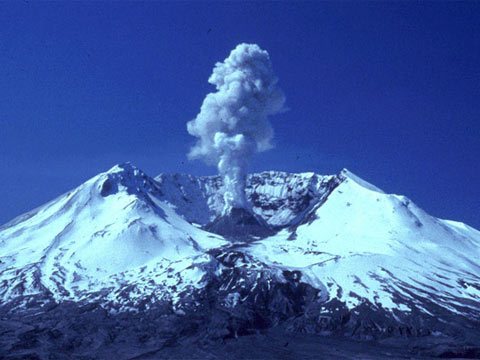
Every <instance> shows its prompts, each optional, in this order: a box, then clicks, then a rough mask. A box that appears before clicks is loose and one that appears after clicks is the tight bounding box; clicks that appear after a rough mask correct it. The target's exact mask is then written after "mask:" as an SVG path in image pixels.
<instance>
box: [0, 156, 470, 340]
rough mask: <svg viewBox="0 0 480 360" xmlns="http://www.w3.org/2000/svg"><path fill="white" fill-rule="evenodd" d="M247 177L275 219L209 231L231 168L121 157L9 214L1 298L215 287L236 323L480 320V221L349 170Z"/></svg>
mask: <svg viewBox="0 0 480 360" xmlns="http://www.w3.org/2000/svg"><path fill="white" fill-rule="evenodd" d="M247 184H248V185H247V189H246V193H247V198H248V200H249V202H250V204H251V206H252V208H251V209H250V210H251V211H252V214H253V216H255V217H256V218H257V219H258V221H259V223H261V224H262V226H264V227H265V229H267V230H268V231H266V232H262V233H261V234H259V233H255V234H249V235H245V234H243V233H242V235H241V236H235V237H230V236H222V235H219V234H216V233H213V232H211V231H208V229H210V230H212V229H216V228H214V227H212V226H211V224H212V223H213V222H215V221H216V219H218V217H219V216H220V215H221V214H222V209H223V207H224V204H223V197H222V191H221V189H222V180H221V178H220V177H217V176H212V177H194V176H191V175H180V174H174V175H168V174H161V175H159V176H158V177H156V178H151V177H149V176H147V175H146V174H144V173H143V172H142V171H141V170H139V169H137V168H135V167H134V166H132V165H130V164H122V165H117V166H115V167H113V168H112V169H110V170H109V171H107V172H105V173H102V174H99V175H97V176H95V177H93V178H92V179H90V180H88V181H87V182H85V183H84V184H82V185H81V186H79V187H78V188H76V189H74V190H72V191H70V192H69V193H67V194H64V195H62V196H60V197H59V198H57V199H55V200H53V201H51V202H50V203H48V204H46V205H44V206H41V207H39V208H38V209H35V210H33V211H31V212H29V213H27V214H24V215H22V216H20V217H18V218H16V219H14V220H13V221H11V222H10V223H7V224H5V225H3V226H2V227H0V283H1V287H0V299H1V301H2V303H3V305H4V306H7V307H8V309H9V310H8V311H10V312H12V311H16V312H21V311H23V310H26V309H29V308H32V307H35V306H40V305H42V304H44V305H45V304H48V303H51V302H54V303H62V302H65V301H74V302H76V303H81V304H85V303H93V302H95V303H99V304H101V306H102V307H104V308H105V309H107V310H108V311H110V312H116V313H119V312H120V313H121V312H125V311H127V312H129V311H137V312H138V311H148V310H149V309H153V308H155V307H156V306H157V305H158V304H160V303H162V304H165V303H167V304H169V305H168V306H169V307H170V308H171V311H173V312H174V313H175V314H177V315H178V316H187V315H188V314H191V313H195V312H196V313H203V314H207V313H209V314H210V313H211V311H212V306H213V305H212V300H211V299H212V297H213V298H215V300H214V303H215V306H213V308H215V309H217V310H218V309H220V310H219V311H222V313H226V314H228V316H227V315H225V316H227V318H228V319H229V320H225V323H226V324H229V325H228V326H227V325H225V329H226V330H225V332H224V333H223V335H225V336H226V335H228V334H230V335H232V334H233V335H234V336H237V335H238V334H241V333H242V332H243V333H249V331H251V330H252V329H254V328H263V327H271V326H275V325H278V324H282V323H284V324H288V328H289V329H291V330H292V329H293V330H295V331H303V332H320V333H323V334H326V333H329V334H330V333H335V332H341V333H342V334H345V333H346V332H350V333H352V334H356V335H358V336H367V337H368V336H374V335H375V334H383V335H385V334H388V333H389V332H391V333H395V332H400V333H401V332H402V331H409V332H411V333H415V334H420V333H422V332H426V333H429V334H437V335H438V334H442V333H445V334H446V333H448V328H449V326H450V325H452V324H456V325H455V326H456V328H458V327H459V326H460V327H472V328H475V326H477V325H479V324H480V265H479V259H480V232H479V231H477V230H475V229H473V228H471V227H469V226H468V225H465V224H462V223H458V222H453V221H447V220H440V219H437V218H435V217H432V216H430V215H428V214H427V213H425V212H424V211H423V210H421V209H420V208H418V207H417V206H416V205H415V204H414V203H413V202H412V201H410V200H409V199H407V198H406V197H404V196H399V195H392V194H385V193H384V192H383V191H382V190H380V189H378V188H376V187H375V186H373V185H371V184H369V183H367V182H365V181H363V180H362V179H360V178H359V177H357V176H355V175H354V174H352V173H350V172H349V171H347V170H343V171H341V172H340V173H339V174H338V175H328V176H322V175H317V174H314V173H301V174H288V173H284V172H275V171H270V172H263V173H259V174H253V175H251V176H249V177H248V181H247ZM234 220H235V219H234ZM231 223H232V222H229V224H231ZM215 231H217V230H215ZM217 232H219V231H217ZM219 233H220V232H219ZM205 299H210V300H209V301H208V302H206V300H205ZM207 308H208V309H207ZM247 314H250V315H247ZM252 314H253V315H252ZM232 318H233V319H236V320H235V324H237V325H235V326H233V325H232V321H233V320H232ZM239 324H240V325H239ZM459 324H460V325H459ZM452 326H454V325H452ZM479 326H480V325H479ZM402 329H403V330H402ZM293 330H292V331H293Z"/></svg>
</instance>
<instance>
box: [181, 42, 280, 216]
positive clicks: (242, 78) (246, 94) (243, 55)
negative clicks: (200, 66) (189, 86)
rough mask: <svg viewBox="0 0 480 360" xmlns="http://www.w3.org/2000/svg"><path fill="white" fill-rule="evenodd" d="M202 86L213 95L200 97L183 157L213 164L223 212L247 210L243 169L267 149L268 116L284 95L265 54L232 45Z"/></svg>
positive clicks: (277, 109)
mask: <svg viewBox="0 0 480 360" xmlns="http://www.w3.org/2000/svg"><path fill="white" fill-rule="evenodd" d="M208 82H209V83H210V84H212V85H215V87H216V89H217V91H216V92H214V93H210V94H208V95H207V96H206V97H205V99H204V100H203V104H202V107H201V109H200V113H199V114H198V115H197V117H196V118H195V119H193V120H192V121H189V122H188V123H187V130H188V132H189V134H190V135H193V136H196V137H198V141H197V143H196V144H195V146H193V147H192V149H191V150H190V153H189V158H190V159H203V160H204V161H205V162H206V163H207V164H209V165H213V164H216V165H217V167H218V171H219V173H220V175H221V176H222V177H223V180H224V199H225V208H224V212H227V211H228V210H230V209H231V208H233V207H240V208H247V207H248V204H247V201H246V197H245V185H246V176H247V165H248V163H249V161H250V159H251V157H252V156H253V155H254V154H255V153H257V152H261V151H265V150H268V149H270V148H271V147H272V145H271V140H272V137H273V129H272V127H271V125H270V122H269V121H268V116H270V115H273V114H275V113H278V112H280V111H282V110H283V105H284V103H285V96H284V94H283V92H282V91H281V90H280V88H279V87H278V86H277V82H278V79H277V77H276V76H275V74H274V73H273V70H272V64H271V62H270V56H269V55H268V52H267V51H265V50H262V49H261V48H260V47H259V46H258V45H256V44H240V45H237V47H236V48H235V49H233V50H232V52H231V53H230V55H229V56H228V58H226V59H225V60H224V61H223V62H218V63H217V64H216V65H215V67H214V69H213V73H212V75H211V76H210V78H209V79H208Z"/></svg>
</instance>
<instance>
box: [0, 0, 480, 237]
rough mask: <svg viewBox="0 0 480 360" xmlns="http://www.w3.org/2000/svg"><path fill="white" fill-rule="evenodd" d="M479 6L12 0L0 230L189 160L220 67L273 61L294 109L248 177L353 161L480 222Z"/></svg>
mask: <svg viewBox="0 0 480 360" xmlns="http://www.w3.org/2000/svg"><path fill="white" fill-rule="evenodd" d="M479 19H480V3H478V2H469V3H460V2H455V3H443V2H442V3H420V4H417V3H413V2H410V3H363V2H362V3H345V2H335V3H295V4H288V3H283V2H282V3H268V4H266V3H260V2H259V3H248V4H247V3H218V2H216V3H210V4H209V3H202V4H200V3H134V4H129V3H66V2H65V3H43V4H42V3H33V2H20V3H13V2H8V3H2V4H1V5H0V178H1V183H0V184H1V186H0V199H1V206H0V223H4V222H6V221H7V220H9V219H11V218H13V217H14V216H16V215H18V214H20V213H22V212H24V211H27V210H29V209H31V208H33V207H36V206H37V205H40V204H42V203H43V202H46V201H48V200H50V199H52V198H53V197H55V196H57V195H59V194H61V193H63V192H65V191H67V190H69V189H70V188H73V187H75V186H77V185H79V184H80V183H82V182H83V181H85V180H86V179H88V178H89V177H91V176H94V175H95V174H96V173H98V172H100V171H103V170H106V169H108V168H110V167H111V166H112V165H114V164H115V163H118V162H124V161H127V160H129V161H132V162H133V163H134V164H136V165H137V166H139V167H140V168H142V169H144V170H145V171H146V172H147V173H149V174H151V175H156V174H157V173H160V172H186V173H194V174H211V173H214V172H215V169H213V168H208V167H206V166H204V165H203V164H202V163H200V162H198V161H195V162H190V161H188V160H186V153H187V151H188V148H189V146H190V145H191V144H192V143H193V142H194V139H193V138H191V137H190V136H189V135H188V134H187V132H186V129H185V123H186V122H187V121H188V120H191V119H192V118H194V117H195V115H196V114H197V112H198V110H199V107H200V105H201V102H202V100H203V97H204V96H205V94H206V93H207V92H209V91H212V90H213V88H212V87H211V86H210V85H209V84H208V83H207V79H208V77H209V75H210V73H211V70H212V67H213V65H214V63H215V62H216V61H219V60H223V59H224V58H225V57H226V56H227V55H228V53H229V51H230V50H231V49H232V48H233V47H234V46H235V45H237V44H238V43H240V42H254V43H258V44H259V45H260V46H261V47H263V48H264V49H266V50H268V51H269V52H270V55H271V58H272V61H273V65H274V69H275V71H276V73H277V74H278V77H279V78H280V85H281V87H282V88H283V89H284V91H285V93H286V96H287V105H288V107H289V109H290V110H289V111H288V112H286V113H284V114H282V115H279V116H276V117H275V118H273V119H272V122H273V123H274V128H275V131H276V138H275V144H276V148H275V149H274V150H271V151H269V152H267V153H263V154H259V155H258V156H257V157H256V159H255V162H254V163H253V164H252V170H269V169H278V170H286V171H316V172H319V173H336V172H338V171H339V170H340V169H341V168H343V167H347V168H349V169H350V170H351V171H353V172H354V173H356V174H357V175H359V176H361V177H363V178H364V179H366V180H368V181H370V182H372V183H374V184H375V185H377V186H379V187H380V188H383V189H384V190H385V191H387V192H394V193H399V194H405V195H407V196H408V197H410V198H411V199H412V200H413V201H415V202H416V203H417V204H419V205H420V206H421V207H423V208H424V209H425V210H426V211H427V212H429V213H431V214H432V215H435V216H439V217H442V218H451V219H456V220H461V221H465V222H467V223H469V224H471V225H473V226H475V227H477V228H480V162H479V157H480V121H479V119H480V21H479Z"/></svg>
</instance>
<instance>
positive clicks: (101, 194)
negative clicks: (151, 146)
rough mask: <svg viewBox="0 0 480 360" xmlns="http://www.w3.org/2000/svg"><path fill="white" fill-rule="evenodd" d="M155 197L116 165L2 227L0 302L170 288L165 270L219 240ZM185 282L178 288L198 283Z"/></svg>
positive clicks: (144, 181) (147, 181)
mask: <svg viewBox="0 0 480 360" xmlns="http://www.w3.org/2000/svg"><path fill="white" fill-rule="evenodd" d="M158 194H159V189H158V185H157V184H156V183H155V182H154V181H153V180H152V179H151V178H149V177H148V176H146V175H145V174H144V173H142V172H141V171H140V170H138V169H136V168H135V167H133V166H132V165H130V164H123V165H119V166H115V167H113V168H112V169H111V170H109V171H107V172H106V173H102V174H99V175H97V176H95V177H94V178H92V179H90V180H88V181H87V182H85V183H84V184H83V185H81V186H79V187H78V188H76V189H74V190H72V191H70V192H69V193H67V194H65V195H63V196H61V197H59V198H58V199H56V200H54V201H52V202H50V203H48V204H46V205H44V206H42V207H40V208H38V209H36V210H34V211H32V212H31V213H28V214H25V215H23V216H21V217H19V218H17V219H14V220H13V221H12V222H10V223H8V224H6V225H4V226H3V227H1V228H0V255H1V263H0V280H1V281H2V287H1V288H0V296H1V297H2V298H3V300H4V301H7V300H10V299H14V298H15V297H17V296H20V295H29V294H37V293H41V292H45V291H46V292H48V293H51V294H52V295H53V296H54V297H55V298H56V299H81V298H84V297H88V296H92V294H95V293H96V292H98V291H101V290H104V289H108V293H109V295H108V298H112V299H115V296H116V295H115V291H116V290H117V292H118V291H120V289H121V288H124V287H125V284H127V283H128V284H134V285H135V286H136V287H139V288H141V287H142V286H143V287H145V286H147V285H148V284H150V285H155V284H158V285H162V284H164V283H168V284H170V283H172V284H175V285H178V281H177V282H176V281H174V280H172V279H171V276H170V274H169V273H167V269H169V268H170V269H175V268H177V267H179V270H183V268H184V267H188V266H191V264H192V261H194V259H195V258H197V257H199V258H201V257H203V256H205V252H206V250H207V249H209V248H213V247H219V246H221V245H222V244H224V243H225V240H224V239H222V238H221V237H220V236H217V235H215V234H210V233H207V232H205V231H203V230H201V229H199V228H197V227H195V226H193V225H191V224H190V223H188V222H187V221H185V220H184V219H183V218H182V217H181V216H179V215H177V214H176V213H175V212H174V211H173V210H172V208H171V207H170V206H168V205H167V204H165V203H163V202H162V201H159V200H158V198H157V196H158ZM186 259H187V261H186ZM187 273H188V271H187ZM189 275H191V276H189V277H188V276H186V277H185V278H187V279H189V280H190V282H189V283H188V284H184V285H191V284H192V282H194V281H195V280H198V279H197V278H196V276H195V274H189ZM152 279H154V283H153V284H152ZM150 287H153V286H150ZM140 292H141V291H140ZM100 295H101V296H105V291H104V292H102V294H100ZM141 295H142V294H138V296H140V297H141ZM119 299H120V298H119Z"/></svg>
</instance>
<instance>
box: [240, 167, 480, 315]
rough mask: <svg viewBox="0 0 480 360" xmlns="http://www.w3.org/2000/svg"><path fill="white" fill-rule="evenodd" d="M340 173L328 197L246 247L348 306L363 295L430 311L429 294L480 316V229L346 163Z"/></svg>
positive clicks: (390, 305) (381, 303) (380, 303)
mask: <svg viewBox="0 0 480 360" xmlns="http://www.w3.org/2000/svg"><path fill="white" fill-rule="evenodd" d="M340 177H341V180H342V181H341V184H340V185H339V186H338V187H336V188H335V189H334V190H333V192H332V193H330V194H329V196H328V201H326V202H325V203H324V204H322V205H321V206H317V207H316V208H315V209H314V210H313V211H312V212H311V213H310V214H309V215H308V216H307V217H306V218H305V219H304V221H303V222H302V223H301V224H299V225H298V226H296V227H295V228H294V229H284V230H282V231H280V232H279V233H278V234H276V235H274V236H272V237H269V238H267V239H263V240H262V241H259V242H257V243H255V244H254V245H252V246H250V247H249V248H248V249H247V251H248V253H250V254H255V256H256V257H257V258H258V259H260V260H261V261H264V262H265V263H266V264H277V265H278V264H281V265H282V266H285V267H288V268H295V269H298V270H301V271H302V272H303V273H305V274H306V275H307V276H308V277H310V278H312V279H315V281H319V282H321V283H322V284H325V285H326V286H327V288H328V291H329V295H330V299H332V298H336V299H338V300H341V301H342V302H345V303H346V304H347V306H348V307H349V308H354V307H355V306H358V305H359V304H360V303H362V302H365V301H366V300H368V301H369V302H370V303H371V304H374V305H375V306H377V307H379V308H384V309H386V310H389V311H393V310H395V311H398V310H399V311H401V312H411V311H413V310H414V309H415V310H420V311H424V312H426V313H428V312H429V310H428V309H429V308H430V304H431V302H433V303H435V304H436V305H439V306H441V307H443V308H444V309H446V310H448V311H452V312H455V313H463V314H468V316H470V317H475V318H477V319H480V285H479V284H480V264H479V260H480V233H479V232H478V231H476V230H474V229H472V228H470V227H468V226H466V225H464V224H460V223H452V222H449V221H444V220H439V219H437V218H434V217H432V216H430V215H428V214H427V213H425V212H424V211H423V210H421V209H420V208H418V207H417V206H416V205H415V204H414V203H412V202H411V201H410V200H409V199H407V198H406V197H404V196H398V195H389V194H385V193H383V191H381V190H379V189H378V188H376V187H374V186H372V185H370V184H368V183H366V182H364V181H363V180H361V179H359V178H358V177H356V176H355V175H353V174H351V173H349V172H348V171H343V172H342V173H341V174H340ZM395 311H394V312H395Z"/></svg>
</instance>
